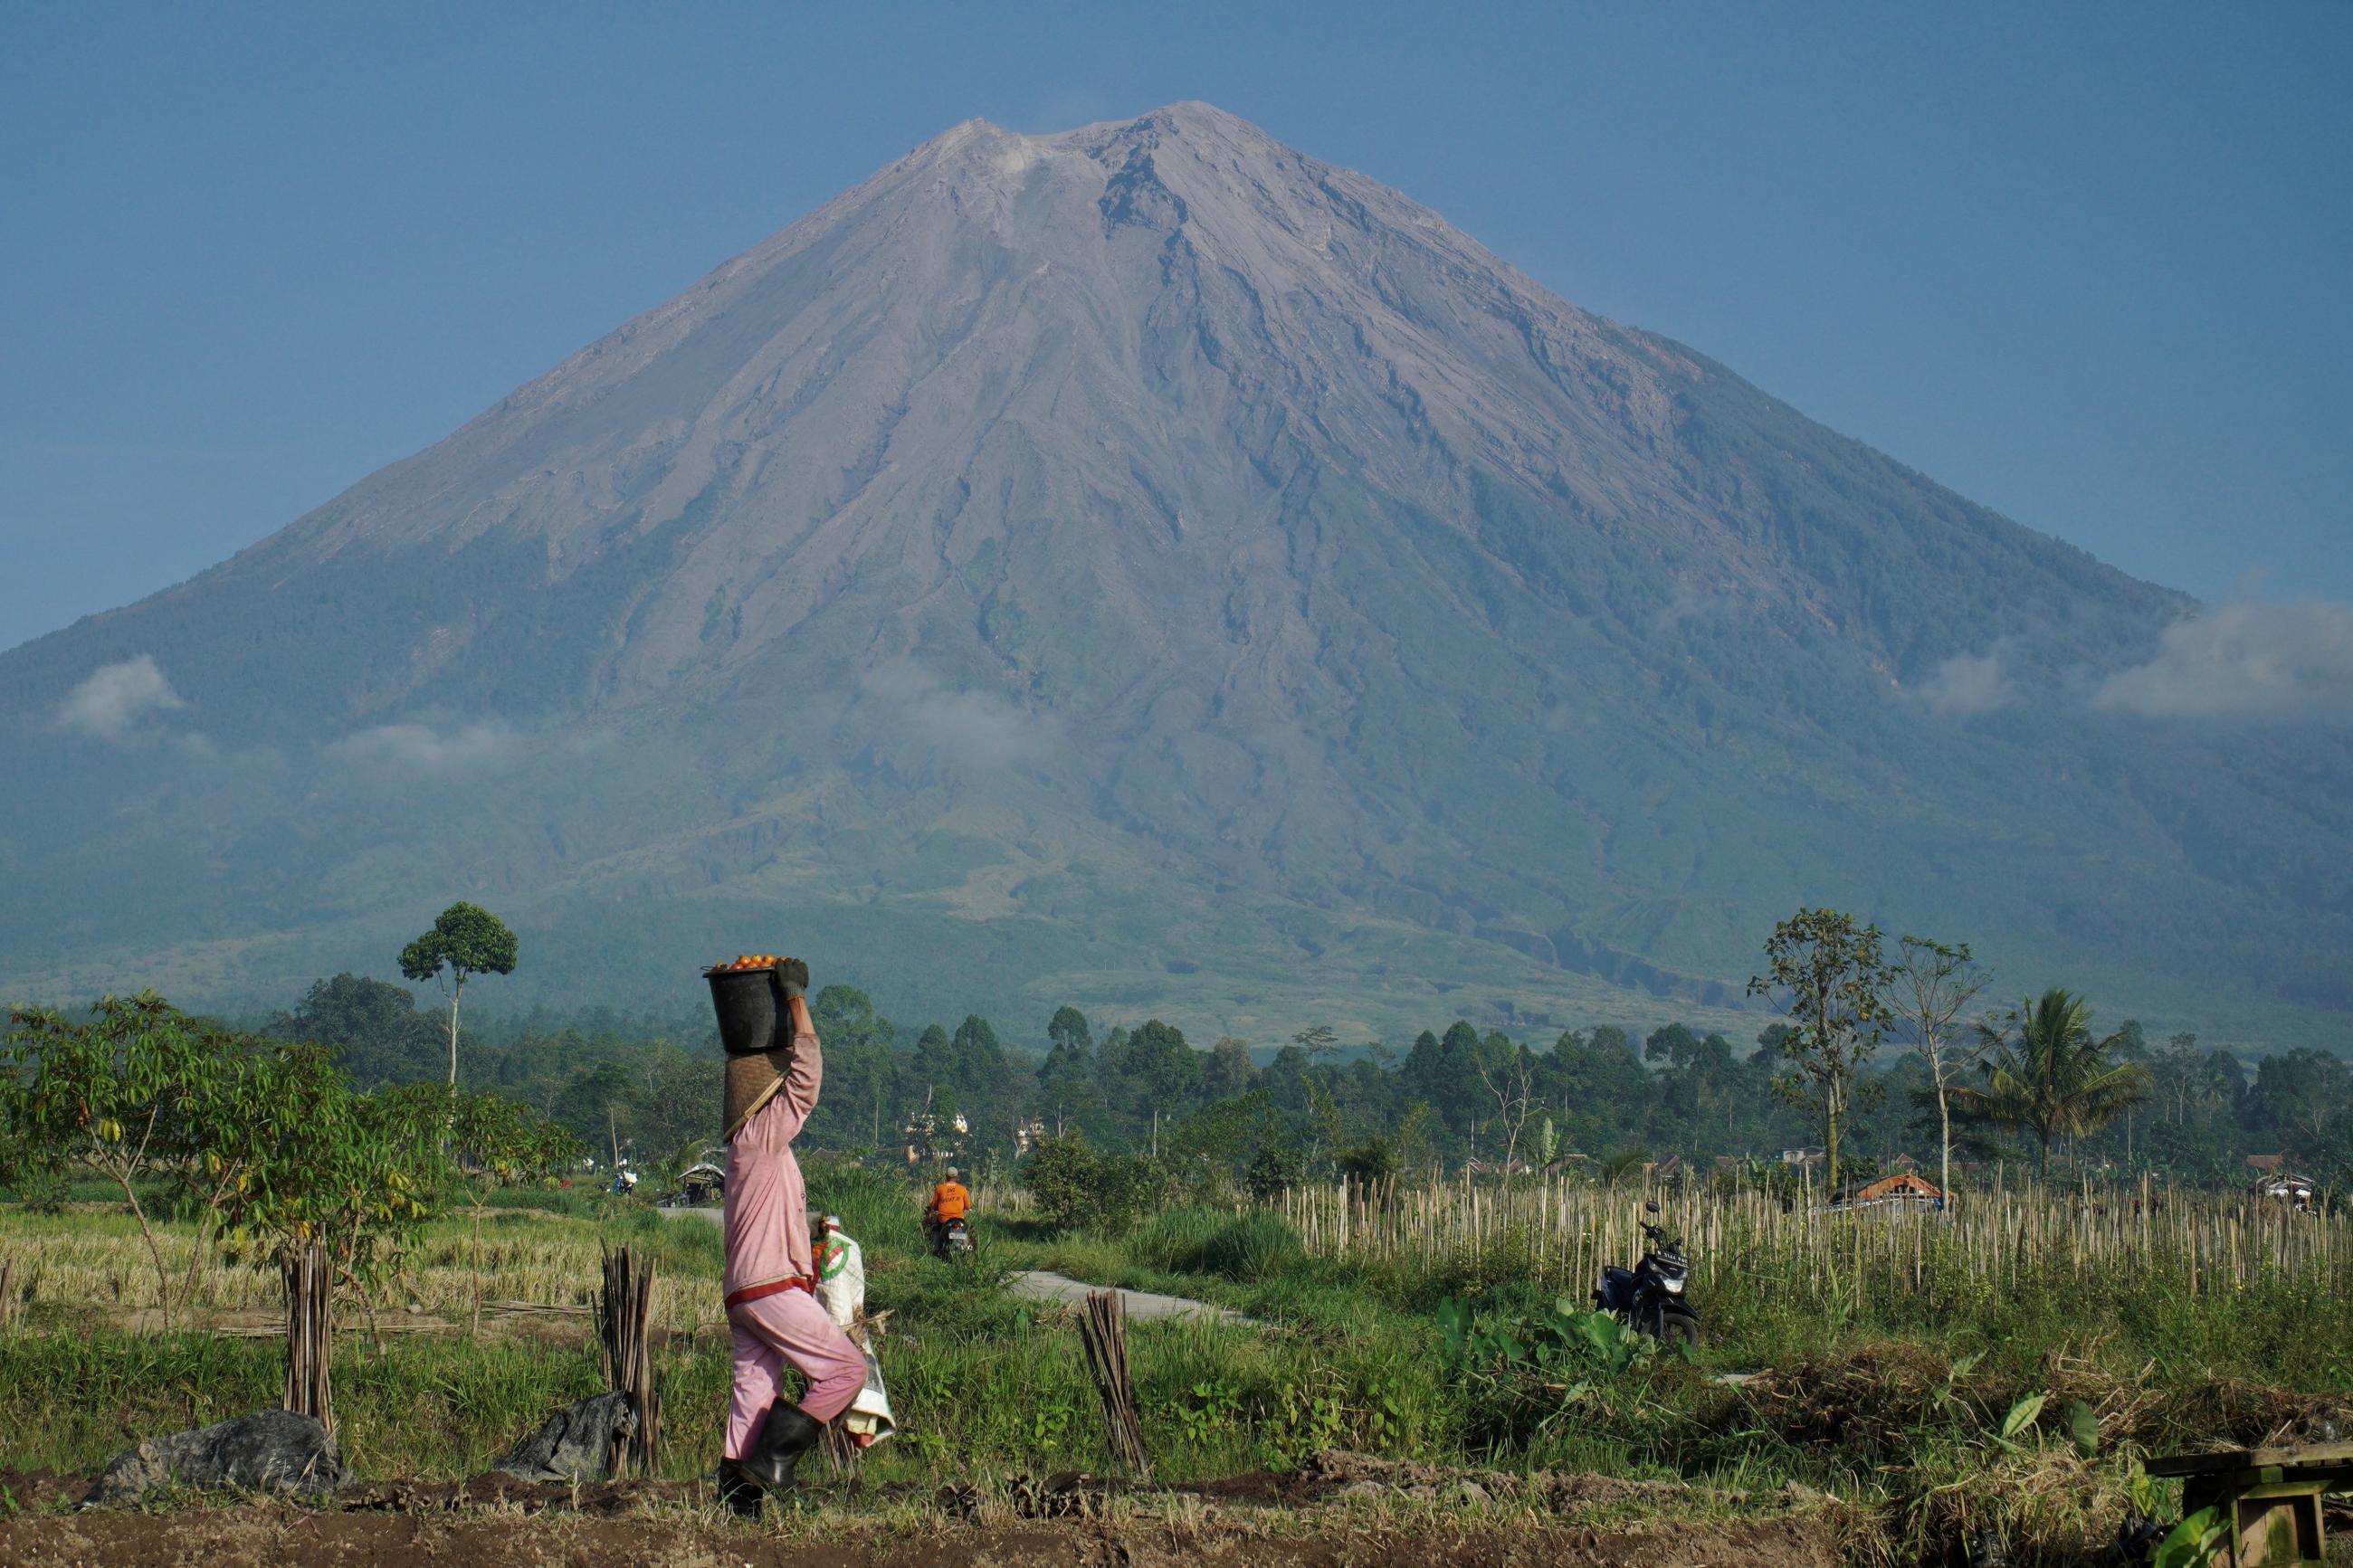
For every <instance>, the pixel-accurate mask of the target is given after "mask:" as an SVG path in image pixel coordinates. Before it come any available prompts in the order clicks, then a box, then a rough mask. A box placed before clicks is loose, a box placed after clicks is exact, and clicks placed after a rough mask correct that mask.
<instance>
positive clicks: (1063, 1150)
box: [1021, 1132, 1168, 1233]
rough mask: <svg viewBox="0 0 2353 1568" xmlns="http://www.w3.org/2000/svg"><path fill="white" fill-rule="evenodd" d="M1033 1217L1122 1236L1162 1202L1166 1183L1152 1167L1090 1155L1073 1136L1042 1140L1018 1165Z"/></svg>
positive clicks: (1065, 1226) (1077, 1136)
mask: <svg viewBox="0 0 2353 1568" xmlns="http://www.w3.org/2000/svg"><path fill="white" fill-rule="evenodd" d="M1021 1181H1022V1184H1023V1185H1024V1186H1026V1187H1028V1188H1029V1194H1030V1195H1031V1196H1032V1197H1034V1198H1036V1199H1037V1200H1038V1212H1039V1214H1040V1215H1043V1216H1044V1217H1045V1219H1046V1221H1047V1223H1048V1224H1050V1225H1052V1226H1057V1227H1058V1228H1061V1229H1071V1228H1074V1227H1076V1226H1082V1225H1085V1226H1092V1228H1094V1229H1097V1230H1102V1231H1108V1232H1113V1233H1116V1232H1120V1231H1124V1230H1126V1229H1127V1228H1128V1227H1129V1226H1132V1225H1134V1223H1135V1222H1136V1220H1138V1219H1139V1218H1141V1217H1143V1216H1144V1215H1147V1214H1151V1213H1153V1212H1154V1211H1155V1210H1157V1209H1158V1208H1159V1207H1160V1206H1161V1205H1163V1204H1164V1203H1166V1201H1167V1195H1168V1178H1167V1175H1166V1173H1164V1172H1163V1171H1161V1169H1160V1168H1159V1167H1158V1166H1157V1165H1155V1164H1154V1163H1152V1162H1151V1161H1149V1160H1145V1159H1141V1158H1138V1157H1136V1156H1134V1155H1130V1154H1113V1153H1107V1152H1103V1151H1102V1150H1099V1149H1091V1148H1089V1147H1088V1146H1087V1142H1086V1140H1085V1139H1084V1138H1083V1137H1082V1136H1081V1135H1080V1134H1078V1133H1076V1132H1069V1133H1065V1134H1063V1135H1062V1136H1061V1137H1059V1138H1041V1139H1039V1141H1038V1142H1037V1145H1036V1146H1035V1147H1034V1148H1032V1149H1031V1150H1030V1152H1029V1158H1028V1159H1026V1160H1024V1161H1023V1162H1022V1163H1021Z"/></svg>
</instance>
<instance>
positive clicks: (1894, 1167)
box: [1885, 1154, 1920, 1172]
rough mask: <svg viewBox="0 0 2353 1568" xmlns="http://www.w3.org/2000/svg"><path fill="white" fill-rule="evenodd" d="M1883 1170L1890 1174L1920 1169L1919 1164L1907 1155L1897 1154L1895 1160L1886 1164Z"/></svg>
mask: <svg viewBox="0 0 2353 1568" xmlns="http://www.w3.org/2000/svg"><path fill="white" fill-rule="evenodd" d="M1885 1168H1886V1169H1887V1170H1889V1171H1891V1172H1894V1171H1916V1170H1918V1169H1919V1168H1920V1162H1919V1161H1917V1160H1915V1159H1914V1158H1913V1157H1912V1156H1911V1155H1909V1154H1898V1155H1896V1156H1895V1158H1894V1159H1893V1160H1890V1161H1888V1162H1887V1163H1886V1167H1885Z"/></svg>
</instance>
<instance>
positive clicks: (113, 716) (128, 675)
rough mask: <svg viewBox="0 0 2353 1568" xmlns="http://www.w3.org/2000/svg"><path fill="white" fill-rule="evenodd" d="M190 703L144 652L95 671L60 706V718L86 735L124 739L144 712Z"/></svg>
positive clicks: (71, 728)
mask: <svg viewBox="0 0 2353 1568" xmlns="http://www.w3.org/2000/svg"><path fill="white" fill-rule="evenodd" d="M186 706H187V704H186V703H185V702H183V701H181V700H180V697H179V694H178V693H177V692H175V691H174V690H173V689H172V683H171V682H170V681H168V680H166V679H164V672H163V671H162V670H160V669H158V668H155V659H154V656H153V655H152V654H144V653H142V654H141V655H140V656H139V657H138V658H126V659H124V660H123V661H122V662H121V663H120V664H108V665H100V667H99V668H97V669H95V670H93V671H91V672H90V679H87V680H85V681H83V682H82V683H81V684H80V685H79V686H77V687H75V688H74V689H72V690H71V691H69V692H68V693H67V694H66V700H64V701H63V702H61V703H59V704H58V722H59V723H61V724H63V725H65V726H66V727H67V728H68V729H70V730H79V731H83V732H84V733H85V734H90V735H98V736H101V737H103V738H105V739H107V740H110V741H120V740H121V739H123V738H124V737H125V736H126V735H128V734H129V733H130V731H131V726H132V724H133V723H134V722H136V721H138V720H139V719H140V718H141V717H142V715H145V714H149V713H155V712H160V711H163V710H165V709H171V708H185V707H186Z"/></svg>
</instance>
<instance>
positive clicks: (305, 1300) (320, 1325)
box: [279, 1241, 335, 1432]
mask: <svg viewBox="0 0 2353 1568" xmlns="http://www.w3.org/2000/svg"><path fill="white" fill-rule="evenodd" d="M279 1271H280V1276H281V1277H282V1278H283V1279H284V1281H285V1285H286V1401H285V1404H286V1408H287V1409H289V1410H290V1411H292V1412H293V1413H294V1414H295V1415H315V1416H317V1417H318V1419H319V1424H320V1425H321V1426H324V1427H325V1428H326V1429H327V1430H328V1431H330V1432H332V1431H333V1430H334V1429H335V1391H334V1388H333V1386H332V1384H331V1382H330V1381H329V1373H330V1371H331V1369H332V1365H333V1354H334V1346H333V1335H334V1319H333V1313H332V1308H333V1305H334V1298H335V1276H334V1272H333V1270H332V1269H331V1268H329V1267H328V1265H327V1253H326V1249H325V1248H324V1247H321V1246H320V1245H319V1244H318V1243H317V1242H315V1241H314V1242H311V1244H310V1245H309V1246H307V1247H303V1248H302V1249H301V1251H300V1252H296V1253H293V1254H290V1256H288V1257H286V1258H282V1259H280V1263H279Z"/></svg>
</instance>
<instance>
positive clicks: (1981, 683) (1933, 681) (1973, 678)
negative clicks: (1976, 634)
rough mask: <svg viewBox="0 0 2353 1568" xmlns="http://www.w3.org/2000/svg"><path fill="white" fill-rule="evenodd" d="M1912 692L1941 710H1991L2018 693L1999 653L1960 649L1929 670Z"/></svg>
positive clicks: (1940, 711) (2007, 701) (1956, 711)
mask: <svg viewBox="0 0 2353 1568" xmlns="http://www.w3.org/2000/svg"><path fill="white" fill-rule="evenodd" d="M1913 695H1914V696H1915V697H1917V698H1919V699H1920V700H1921V701H1923V702H1925V703H1926V704H1927V705H1928V707H1929V708H1930V710H1933V711H1935V712H1938V713H1954V714H1963V715H1966V714H1971V713H1990V712H1992V711H1993V710H1995V709H1997V708H2000V707H2003V706H2005V705H2007V704H2008V703H2009V702H2010V700H2011V699H2012V698H2013V697H2015V696H2016V695H2017V693H2016V692H2015V691H2013V690H2012V689H2010V678H2009V677H2008V676H2006V675H2004V674H2003V673H2002V668H2001V655H2000V654H1999V653H1957V654H1955V655H1954V656H1953V657H1952V658H1948V659H1947V660H1945V662H1944V663H1942V664H1940V665H1938V666H1937V667H1936V668H1934V669H1932V670H1930V671H1929V672H1928V679H1926V680H1924V681H1922V682H1920V684H1919V685H1918V686H1916V687H1915V688H1914V689H1913Z"/></svg>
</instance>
